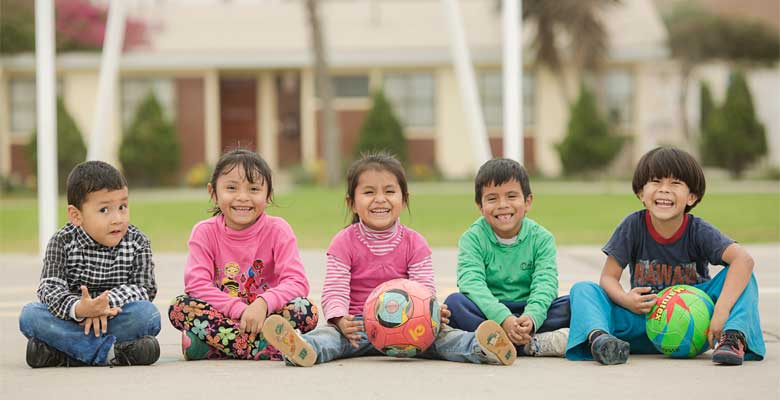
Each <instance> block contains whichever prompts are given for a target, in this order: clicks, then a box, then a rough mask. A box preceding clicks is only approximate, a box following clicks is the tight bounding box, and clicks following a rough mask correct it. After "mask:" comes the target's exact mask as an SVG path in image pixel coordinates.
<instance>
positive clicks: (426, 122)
mask: <svg viewBox="0 0 780 400" xmlns="http://www.w3.org/2000/svg"><path fill="white" fill-rule="evenodd" d="M434 89H435V88H434V81H433V74H430V73H390V74H385V76H384V91H385V96H387V99H388V100H389V101H390V103H391V104H392V105H393V108H394V110H395V112H396V115H397V116H398V118H400V119H401V123H402V124H403V125H404V126H407V127H432V126H433V125H434V120H435V118H434V113H435V105H434V96H435V93H434V92H435V90H434Z"/></svg>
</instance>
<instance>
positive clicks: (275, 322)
mask: <svg viewBox="0 0 780 400" xmlns="http://www.w3.org/2000/svg"><path fill="white" fill-rule="evenodd" d="M262 330H263V337H265V340H266V341H268V344H270V345H271V346H273V347H274V348H276V349H277V350H279V352H281V353H282V355H284V358H285V359H286V360H287V361H289V362H291V363H292V364H294V365H297V366H299V367H311V366H312V365H314V363H315V362H316V361H317V353H316V352H314V348H313V347H311V345H310V344H309V343H307V342H306V341H305V340H303V337H301V335H300V334H299V333H298V331H296V330H295V328H293V326H292V325H290V322H289V321H287V320H286V319H284V318H282V316H280V315H271V316H270V317H268V318H266V320H265V323H264V324H263V329H262Z"/></svg>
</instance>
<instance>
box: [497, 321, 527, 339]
mask: <svg viewBox="0 0 780 400" xmlns="http://www.w3.org/2000/svg"><path fill="white" fill-rule="evenodd" d="M501 327H502V328H504V332H506V334H507V336H509V340H510V341H512V343H514V344H520V343H521V342H522V341H523V334H522V332H521V330H520V322H519V321H518V318H517V317H515V316H514V315H510V316H508V317H506V319H504V322H502V323H501Z"/></svg>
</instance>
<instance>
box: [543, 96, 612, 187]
mask: <svg viewBox="0 0 780 400" xmlns="http://www.w3.org/2000/svg"><path fill="white" fill-rule="evenodd" d="M570 115H571V116H570V118H569V125H568V128H567V133H566V137H565V138H564V139H563V142H561V143H560V144H558V145H557V146H556V148H557V150H558V153H559V154H560V157H561V163H562V164H563V173H564V174H565V175H578V174H588V173H589V172H595V171H599V170H602V169H604V168H606V167H607V166H608V165H609V163H610V162H611V161H612V160H613V159H614V158H615V156H616V155H617V153H618V151H620V148H621V146H622V144H623V138H621V137H617V136H612V135H611V134H610V132H609V126H608V125H607V122H606V121H605V120H604V118H603V117H602V116H601V115H599V112H598V110H597V108H596V99H595V97H594V96H593V94H592V93H590V91H589V90H588V89H587V88H585V86H582V87H581V88H580V96H579V98H578V99H577V101H576V102H575V103H574V104H573V105H572V108H571V113H570Z"/></svg>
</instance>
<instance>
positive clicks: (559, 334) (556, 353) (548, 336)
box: [523, 328, 569, 357]
mask: <svg viewBox="0 0 780 400" xmlns="http://www.w3.org/2000/svg"><path fill="white" fill-rule="evenodd" d="M568 341H569V328H561V329H558V330H556V331H552V332H544V333H537V334H536V335H534V337H533V338H532V339H531V341H530V342H529V343H528V344H526V345H525V346H524V347H523V353H525V355H527V356H533V357H563V356H564V355H565V354H566V342H568Z"/></svg>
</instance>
